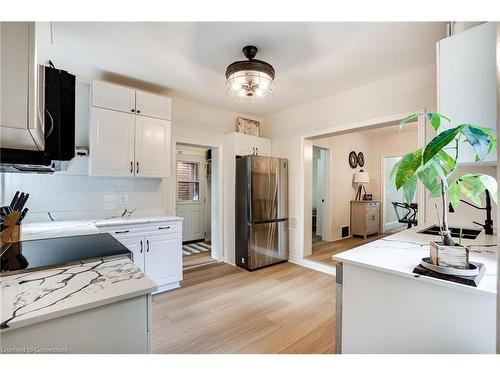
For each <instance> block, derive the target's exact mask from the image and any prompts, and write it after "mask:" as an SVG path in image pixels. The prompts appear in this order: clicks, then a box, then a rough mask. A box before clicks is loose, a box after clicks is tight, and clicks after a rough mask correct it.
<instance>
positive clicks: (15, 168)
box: [0, 67, 76, 173]
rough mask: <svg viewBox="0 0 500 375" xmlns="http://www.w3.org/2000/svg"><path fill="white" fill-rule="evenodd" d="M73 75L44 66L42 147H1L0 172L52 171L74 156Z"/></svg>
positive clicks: (57, 169)
mask: <svg viewBox="0 0 500 375" xmlns="http://www.w3.org/2000/svg"><path fill="white" fill-rule="evenodd" d="M75 83H76V78H75V76H74V75H72V74H69V73H68V72H66V71H64V70H58V69H55V68H52V67H45V91H44V95H45V149H44V150H43V151H33V150H21V149H14V148H0V172H10V173H53V172H55V171H60V170H65V168H66V167H67V165H68V162H69V161H70V160H71V159H73V157H74V156H75Z"/></svg>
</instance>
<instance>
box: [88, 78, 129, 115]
mask: <svg viewBox="0 0 500 375" xmlns="http://www.w3.org/2000/svg"><path fill="white" fill-rule="evenodd" d="M92 106H93V107H99V108H106V109H112V110H115V111H120V112H127V113H135V90H134V89H132V88H129V87H125V86H120V85H115V84H112V83H108V82H103V81H93V82H92Z"/></svg>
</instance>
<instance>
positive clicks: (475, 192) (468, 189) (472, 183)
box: [457, 177, 485, 205]
mask: <svg viewBox="0 0 500 375" xmlns="http://www.w3.org/2000/svg"><path fill="white" fill-rule="evenodd" d="M457 180H458V186H459V187H460V191H461V192H462V193H463V194H464V195H465V196H466V197H467V198H469V199H470V200H471V201H472V202H473V203H475V204H477V205H480V204H481V198H480V197H479V196H480V195H481V193H482V192H483V191H484V190H485V187H484V186H483V183H482V182H481V181H480V180H479V178H475V179H474V180H472V179H466V180H464V179H463V178H462V177H460V178H458V179H457Z"/></svg>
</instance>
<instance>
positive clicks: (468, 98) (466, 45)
mask: <svg viewBox="0 0 500 375" xmlns="http://www.w3.org/2000/svg"><path fill="white" fill-rule="evenodd" d="M437 62H438V75H437V79H438V112H439V113H441V114H443V115H446V116H449V117H450V118H451V120H452V123H453V124H457V125H458V124H475V125H479V126H482V127H487V128H491V129H493V131H494V132H495V133H496V128H497V126H496V122H497V93H496V84H497V83H496V25H495V23H494V22H488V23H485V24H482V25H479V26H476V27H474V28H471V29H469V30H466V31H464V32H461V33H458V34H455V35H453V36H450V37H448V38H446V39H443V40H441V41H439V42H438V43H437ZM474 157H475V154H474V150H473V149H472V147H471V146H470V145H469V144H462V145H461V148H460V153H459V159H458V162H459V163H460V164H467V163H473V162H474ZM486 161H488V162H490V163H495V162H496V151H493V152H492V153H491V154H490V155H488V158H487V159H486Z"/></svg>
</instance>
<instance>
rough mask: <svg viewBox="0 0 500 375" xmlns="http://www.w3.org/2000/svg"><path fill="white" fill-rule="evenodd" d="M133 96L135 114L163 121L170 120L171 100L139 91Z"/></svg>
mask: <svg viewBox="0 0 500 375" xmlns="http://www.w3.org/2000/svg"><path fill="white" fill-rule="evenodd" d="M135 95H136V96H135V100H136V112H137V114H140V115H141V116H148V117H155V118H160V119H164V120H171V119H172V99H170V98H168V97H166V96H161V95H156V94H151V93H149V92H145V91H139V90H137V91H136V92H135Z"/></svg>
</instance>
